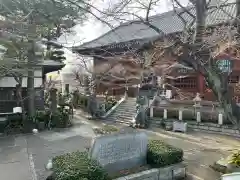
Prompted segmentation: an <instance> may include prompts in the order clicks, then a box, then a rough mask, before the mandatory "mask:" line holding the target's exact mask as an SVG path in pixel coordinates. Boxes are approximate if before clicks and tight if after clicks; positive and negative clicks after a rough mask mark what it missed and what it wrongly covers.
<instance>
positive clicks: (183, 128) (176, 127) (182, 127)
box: [173, 121, 187, 133]
mask: <svg viewBox="0 0 240 180" xmlns="http://www.w3.org/2000/svg"><path fill="white" fill-rule="evenodd" d="M173 131H180V132H184V133H185V132H187V123H185V122H182V121H174V122H173Z"/></svg>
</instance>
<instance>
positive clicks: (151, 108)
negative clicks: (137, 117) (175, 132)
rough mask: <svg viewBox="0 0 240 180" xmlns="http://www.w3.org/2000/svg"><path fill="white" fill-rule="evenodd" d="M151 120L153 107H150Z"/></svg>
mask: <svg viewBox="0 0 240 180" xmlns="http://www.w3.org/2000/svg"><path fill="white" fill-rule="evenodd" d="M150 118H153V107H152V106H151V107H150Z"/></svg>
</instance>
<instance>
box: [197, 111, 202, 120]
mask: <svg viewBox="0 0 240 180" xmlns="http://www.w3.org/2000/svg"><path fill="white" fill-rule="evenodd" d="M197 122H198V123H200V122H201V113H200V112H197Z"/></svg>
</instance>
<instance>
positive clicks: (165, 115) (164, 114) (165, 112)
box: [163, 109, 167, 119]
mask: <svg viewBox="0 0 240 180" xmlns="http://www.w3.org/2000/svg"><path fill="white" fill-rule="evenodd" d="M163 119H167V110H166V109H164V110H163Z"/></svg>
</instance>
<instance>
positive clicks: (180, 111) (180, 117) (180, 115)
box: [178, 110, 183, 121]
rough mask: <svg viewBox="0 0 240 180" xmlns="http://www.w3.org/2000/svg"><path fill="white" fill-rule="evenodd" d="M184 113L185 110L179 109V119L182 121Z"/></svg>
mask: <svg viewBox="0 0 240 180" xmlns="http://www.w3.org/2000/svg"><path fill="white" fill-rule="evenodd" d="M182 114H183V111H182V110H179V111H178V119H179V120H180V121H182V118H183V117H182V116H183V115H182Z"/></svg>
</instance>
